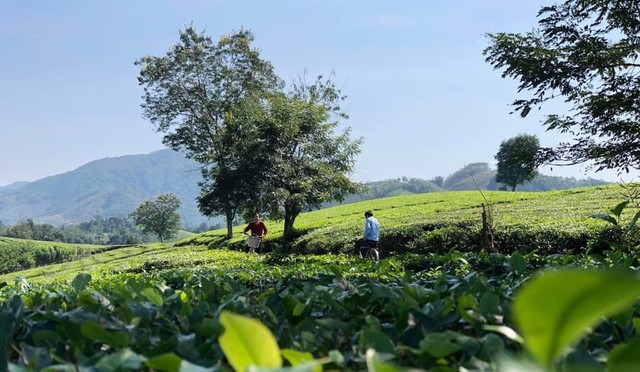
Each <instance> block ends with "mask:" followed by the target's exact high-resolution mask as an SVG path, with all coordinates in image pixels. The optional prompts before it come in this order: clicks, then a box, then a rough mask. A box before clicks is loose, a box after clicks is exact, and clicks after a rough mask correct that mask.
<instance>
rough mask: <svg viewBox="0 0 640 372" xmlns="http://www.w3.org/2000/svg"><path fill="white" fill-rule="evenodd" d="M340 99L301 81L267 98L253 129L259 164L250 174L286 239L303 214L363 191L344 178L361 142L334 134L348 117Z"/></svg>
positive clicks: (330, 87) (325, 85)
mask: <svg viewBox="0 0 640 372" xmlns="http://www.w3.org/2000/svg"><path fill="white" fill-rule="evenodd" d="M343 99H344V97H343V96H342V95H341V94H340V91H339V90H338V89H336V88H335V86H334V84H333V83H332V82H331V81H330V80H328V79H324V78H323V77H322V76H319V77H318V78H317V79H316V81H315V82H314V83H312V84H307V83H306V82H305V81H304V80H303V79H300V80H299V82H298V83H297V84H295V85H294V86H293V88H292V91H291V92H289V93H287V94H277V95H273V96H271V97H270V98H269V100H268V101H267V106H266V107H265V112H264V116H263V117H262V118H261V121H260V122H259V123H257V124H256V126H255V128H256V129H257V131H258V133H257V136H256V137H255V138H256V139H257V140H258V141H257V142H256V143H255V146H253V147H251V148H252V151H253V152H254V154H255V156H256V158H257V159H259V162H261V163H262V164H263V166H262V167H261V168H260V169H257V170H256V171H255V172H253V173H252V174H253V175H254V177H257V179H256V181H255V182H254V184H260V189H261V191H262V192H261V193H260V194H259V195H258V198H257V200H259V201H260V203H261V206H260V207H261V208H264V209H266V211H267V212H268V213H269V215H270V216H272V217H276V218H282V219H284V235H285V237H290V236H291V235H292V233H293V225H294V222H295V219H296V217H297V216H298V215H299V214H300V213H301V212H302V211H303V210H305V209H311V208H319V207H320V205H321V204H322V203H324V202H328V201H331V200H338V201H341V200H343V199H344V197H345V196H346V195H348V194H352V193H356V192H358V191H360V190H361V186H360V185H359V184H357V183H354V182H352V181H351V180H350V179H349V178H348V174H349V173H351V172H352V171H353V168H354V165H355V160H354V157H355V156H356V155H357V154H358V153H359V152H360V144H361V142H362V140H361V139H356V140H352V139H351V138H350V128H348V127H347V128H345V129H344V130H343V131H342V132H340V133H339V132H338V131H337V127H338V125H339V119H341V118H346V117H347V116H346V115H345V114H344V113H343V112H342V111H341V109H340V105H339V103H340V101H341V100H343Z"/></svg>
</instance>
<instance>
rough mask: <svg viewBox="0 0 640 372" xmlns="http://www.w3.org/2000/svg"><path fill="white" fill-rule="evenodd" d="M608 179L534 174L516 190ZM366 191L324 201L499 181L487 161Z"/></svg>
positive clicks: (492, 185)
mask: <svg viewBox="0 0 640 372" xmlns="http://www.w3.org/2000/svg"><path fill="white" fill-rule="evenodd" d="M607 183H608V182H606V181H602V180H596V179H593V178H587V179H582V180H577V179H575V178H573V177H569V178H568V177H554V176H546V175H538V176H536V177H535V178H534V179H533V180H532V181H531V182H525V183H524V184H522V185H519V186H518V187H517V188H516V190H517V191H550V190H564V189H571V188H575V187H587V186H598V185H605V184H607ZM365 187H366V189H367V191H366V192H364V193H362V194H357V195H349V196H347V197H346V198H345V200H344V201H343V202H342V203H328V204H326V206H333V205H337V204H347V203H355V202H358V201H363V200H371V199H378V198H384V197H388V196H396V195H407V194H421V193H427V192H436V191H464V190H478V189H480V190H500V188H501V185H500V184H498V183H497V182H496V171H495V170H493V169H491V168H490V167H489V164H487V163H472V164H469V165H467V166H465V167H463V168H461V169H459V170H457V171H455V172H453V173H452V174H450V175H449V176H447V177H446V178H445V177H436V178H434V179H431V180H422V179H418V178H406V177H402V178H396V179H389V180H384V181H376V182H368V183H366V184H365Z"/></svg>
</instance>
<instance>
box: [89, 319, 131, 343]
mask: <svg viewBox="0 0 640 372" xmlns="http://www.w3.org/2000/svg"><path fill="white" fill-rule="evenodd" d="M80 332H82V334H83V335H84V336H85V337H88V338H90V339H91V340H94V341H98V342H103V343H105V344H107V345H111V346H128V345H129V336H128V335H127V334H126V333H124V332H112V331H107V330H106V329H103V328H102V327H101V326H99V325H98V323H96V322H92V321H86V322H84V323H83V324H82V326H81V327H80Z"/></svg>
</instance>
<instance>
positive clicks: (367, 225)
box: [356, 211, 380, 256]
mask: <svg viewBox="0 0 640 372" xmlns="http://www.w3.org/2000/svg"><path fill="white" fill-rule="evenodd" d="M364 218H365V220H364V236H363V237H362V238H361V239H358V240H357V241H356V250H357V252H359V253H360V256H362V255H363V249H368V248H375V247H377V246H378V241H379V240H380V223H379V222H378V220H377V219H376V218H375V217H373V212H371V211H366V212H364Z"/></svg>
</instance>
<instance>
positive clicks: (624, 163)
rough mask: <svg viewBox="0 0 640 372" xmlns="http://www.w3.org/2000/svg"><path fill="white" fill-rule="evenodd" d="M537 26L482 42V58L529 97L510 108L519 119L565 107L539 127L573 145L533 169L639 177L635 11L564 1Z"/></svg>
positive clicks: (545, 155) (630, 1)
mask: <svg viewBox="0 0 640 372" xmlns="http://www.w3.org/2000/svg"><path fill="white" fill-rule="evenodd" d="M538 18H539V20H538V26H539V29H536V30H534V31H531V32H527V33H524V34H514V33H495V34H489V35H488V37H489V39H490V45H489V47H488V48H486V49H485V51H484V54H485V56H486V60H487V61H488V62H489V63H490V64H491V65H492V66H493V67H494V68H496V69H502V70H503V72H502V77H510V78H514V79H517V80H518V81H519V83H520V85H519V87H518V92H529V93H530V95H529V96H528V97H524V98H520V99H516V100H515V101H514V102H513V106H514V107H515V110H516V111H519V112H520V115H521V116H523V117H525V116H527V114H529V112H530V111H531V110H532V108H534V107H540V106H541V105H542V104H543V103H545V102H547V101H549V100H553V99H554V98H558V99H560V98H561V99H562V100H564V101H565V102H566V103H567V104H568V106H569V113H568V114H567V115H560V114H551V115H548V116H547V117H546V120H545V121H544V125H545V126H546V127H547V130H557V131H560V132H562V133H568V134H571V135H572V136H573V137H574V138H573V140H572V141H569V142H566V143H560V144H559V145H558V146H556V147H555V148H549V149H543V150H542V151H540V153H539V162H542V163H549V164H552V163H556V164H562V165H566V164H579V163H584V162H591V163H592V166H593V167H594V168H595V169H596V171H600V170H603V169H617V170H618V171H620V172H621V171H626V172H628V171H629V169H630V168H635V169H639V168H640V140H639V138H640V98H639V96H638V94H637V92H638V91H639V90H640V74H639V73H638V69H639V68H640V63H638V55H639V52H640V3H639V2H638V1H637V0H600V1H594V0H566V1H564V2H563V3H561V4H559V5H553V6H547V7H543V8H541V10H540V11H539V13H538Z"/></svg>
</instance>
